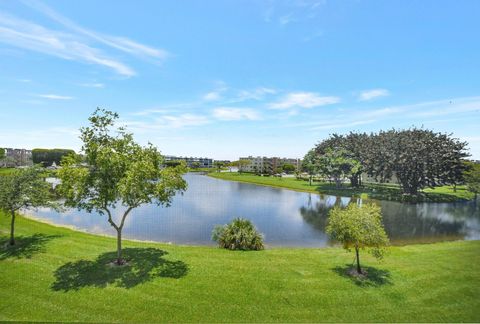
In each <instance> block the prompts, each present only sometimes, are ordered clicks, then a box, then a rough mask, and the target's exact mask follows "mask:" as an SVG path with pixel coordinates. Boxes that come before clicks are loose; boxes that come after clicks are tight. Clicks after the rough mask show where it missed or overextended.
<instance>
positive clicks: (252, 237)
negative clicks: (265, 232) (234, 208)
mask: <svg viewBox="0 0 480 324" xmlns="http://www.w3.org/2000/svg"><path fill="white" fill-rule="evenodd" d="M212 240H214V241H216V242H217V243H218V245H219V246H220V247H222V248H225V249H229V250H243V251H248V250H263V249H264V246H263V236H262V234H261V233H259V232H258V231H257V229H256V228H255V226H254V225H253V224H252V222H251V221H249V220H248V219H243V218H235V219H234V220H233V221H232V222H231V223H230V224H226V225H217V226H215V228H214V229H213V232H212Z"/></svg>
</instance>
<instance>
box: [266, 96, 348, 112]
mask: <svg viewBox="0 0 480 324" xmlns="http://www.w3.org/2000/svg"><path fill="white" fill-rule="evenodd" d="M338 102H340V98H339V97H334V96H321V95H319V94H318V93H314V92H291V93H289V94H287V95H286V96H285V97H284V98H283V99H282V100H280V101H277V102H274V103H271V104H270V105H269V108H271V109H290V108H296V107H300V108H313V107H318V106H325V105H331V104H335V103H338Z"/></svg>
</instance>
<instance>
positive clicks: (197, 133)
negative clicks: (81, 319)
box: [0, 0, 480, 159]
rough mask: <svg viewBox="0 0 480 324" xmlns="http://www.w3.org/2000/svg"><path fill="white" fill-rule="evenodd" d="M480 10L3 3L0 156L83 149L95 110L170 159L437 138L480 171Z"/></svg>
mask: <svg viewBox="0 0 480 324" xmlns="http://www.w3.org/2000/svg"><path fill="white" fill-rule="evenodd" d="M479 14H480V1H476V0H472V1H458V0H455V1H427V0H422V1H404V0H402V1H394V0H391V1H362V0H351V1H350V0H344V1H332V0H312V1H309V0H289V1H260V0H255V1H253V0H252V1H248V0H238V1H233V0H227V1H225V0H222V1H213V0H212V1H169V2H167V1H106V0H105V1H89V0H82V1H45V0H43V1H34V0H25V1H10V0H0V120H1V122H2V126H1V131H0V147H24V148H35V147H46V148H53V147H65V148H73V149H76V150H78V149H79V148H80V146H81V143H80V142H79V140H78V128H79V127H81V126H83V125H85V124H86V120H87V118H88V116H89V115H90V114H91V113H92V112H93V111H94V109H95V108H96V107H103V108H107V109H110V110H114V111H117V112H118V113H119V114H120V116H121V123H122V124H125V125H127V126H128V128H129V129H130V131H132V132H133V133H134V134H135V138H136V139H137V140H138V141H139V142H141V143H147V142H148V141H150V142H152V143H153V144H155V145H157V146H158V147H159V149H160V150H161V151H162V153H164V154H171V155H188V156H209V157H213V158H217V159H237V158H238V157H239V156H245V155H266V156H283V157H302V156H303V155H304V154H305V153H306V151H308V149H310V148H311V147H313V145H314V144H315V143H317V142H319V141H320V140H322V139H324V138H326V137H328V135H329V134H331V133H335V132H336V133H347V132H349V131H367V132H370V131H378V130H380V129H389V128H392V127H395V128H408V127H410V126H418V127H421V126H423V127H425V128H429V129H433V130H436V131H441V132H448V133H450V132H451V133H453V135H454V136H455V137H458V138H461V139H462V140H466V141H468V142H469V143H470V145H469V147H470V153H471V154H472V157H473V158H476V159H480V132H479V130H480V126H479V125H480V59H479V58H480V32H479V31H480V19H478V17H479Z"/></svg>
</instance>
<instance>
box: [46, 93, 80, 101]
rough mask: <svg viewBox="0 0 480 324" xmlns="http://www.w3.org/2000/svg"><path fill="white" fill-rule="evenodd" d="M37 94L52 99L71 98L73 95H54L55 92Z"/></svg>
mask: <svg viewBox="0 0 480 324" xmlns="http://www.w3.org/2000/svg"><path fill="white" fill-rule="evenodd" d="M38 96H39V97H41V98H45V99H52V100H72V99H74V98H73V97H70V96H61V95H56V94H40V95H38Z"/></svg>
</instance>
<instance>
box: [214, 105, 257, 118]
mask: <svg viewBox="0 0 480 324" xmlns="http://www.w3.org/2000/svg"><path fill="white" fill-rule="evenodd" d="M213 116H214V117H215V118H216V119H220V120H242V119H248V120H258V119H260V115H259V114H258V113H257V112H256V111H255V110H253V109H249V108H230V107H219V108H216V109H214V110H213Z"/></svg>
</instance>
